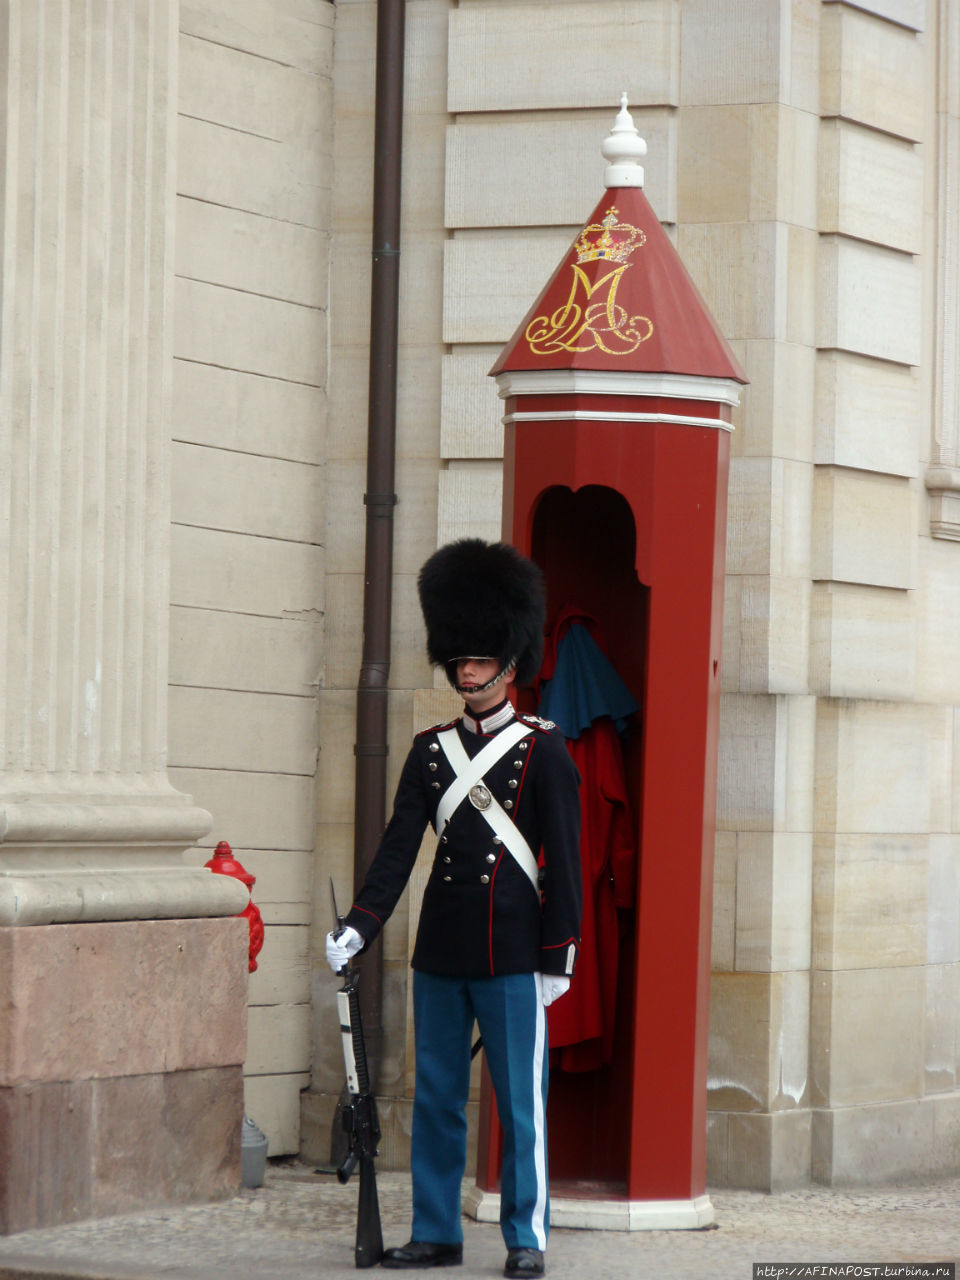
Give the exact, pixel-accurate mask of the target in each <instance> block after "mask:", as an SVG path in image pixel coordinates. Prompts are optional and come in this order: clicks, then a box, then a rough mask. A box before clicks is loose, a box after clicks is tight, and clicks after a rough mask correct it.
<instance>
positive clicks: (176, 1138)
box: [0, 0, 249, 1235]
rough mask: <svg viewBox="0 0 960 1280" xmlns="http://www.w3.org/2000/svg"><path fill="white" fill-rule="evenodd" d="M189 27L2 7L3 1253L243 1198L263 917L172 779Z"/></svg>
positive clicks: (140, 4) (48, 2) (67, 4)
mask: <svg viewBox="0 0 960 1280" xmlns="http://www.w3.org/2000/svg"><path fill="white" fill-rule="evenodd" d="M177 14H178V6H177V2H176V0H83V2H81V0H7V3H6V4H3V5H2V6H0V105H2V139H0V140H2V145H3V153H2V159H0V182H2V192H0V199H2V209H3V215H2V223H0V226H2V230H0V307H2V314H0V539H2V544H0V545H2V547H3V554H2V556H0V602H2V603H0V1009H2V1010H3V1011H4V1012H3V1016H2V1017H0V1235H2V1234H5V1233H9V1232H14V1231H20V1230H23V1229H25V1228H29V1227H38V1226H47V1225H53V1224H55V1223H58V1222H63V1221H68V1220H70V1219H73V1218H80V1217H91V1216H101V1215H103V1214H111V1213H118V1212H124V1211H133V1210H136V1209H139V1208H142V1207H145V1206H148V1205H151V1204H161V1203H166V1202H169V1201H172V1200H184V1199H188V1200H204V1199H210V1198H214V1197H217V1196H223V1195H226V1194H229V1193H230V1192H232V1191H235V1190H236V1189H237V1188H238V1186H239V1182H240V1128H241V1121H242V1116H243V1078H242V1063H243V1060H244V1053H245V1045H246V1034H245V1032H246V972H247V954H246V952H247V929H246V922H245V921H244V920H242V919H223V918H217V919H215V918H210V917H229V916H233V915H235V914H236V913H237V912H239V911H241V910H242V909H243V907H244V906H245V905H246V903H247V901H248V898H249V895H248V893H247V891H246V889H245V888H244V886H243V885H241V884H240V883H238V882H237V881H235V880H233V879H231V878H230V877H227V876H219V875H213V874H212V873H211V872H209V871H206V870H204V869H194V868H188V867H187V866H186V865H185V864H184V861H183V857H182V855H183V852H184V850H185V849H186V848H187V847H189V846H190V845H192V844H194V843H195V842H196V840H197V838H198V837H200V836H201V835H203V834H205V833H206V832H207V831H208V830H209V827H210V816H209V815H208V814H207V813H206V812H204V811H203V810H202V809H198V808H195V807H194V805H193V803H192V801H191V800H190V798H189V797H188V796H184V795H181V794H179V793H178V792H177V791H175V790H174V789H173V787H172V786H171V785H170V784H169V782H168V781H167V777H166V766H165V746H166V725H165V702H166V685H167V628H168V618H167V614H168V601H167V595H168V590H167V578H168V552H167V540H168V531H169V514H168V509H167V508H168V488H169V480H168V464H167V453H168V447H169V443H168V430H167V402H168V393H169V381H170V366H171V355H170V325H171V288H170V283H171V267H172V263H171V247H172V234H171V232H172V216H171V215H172V208H173V204H172V202H173V196H174V191H175V183H174V177H175V169H174V149H173V142H174V136H175V135H174V127H175V118H176V116H175V113H176V51H177V38H178V33H177V25H178V24H177ZM190 917H193V918H190ZM198 917H207V918H198Z"/></svg>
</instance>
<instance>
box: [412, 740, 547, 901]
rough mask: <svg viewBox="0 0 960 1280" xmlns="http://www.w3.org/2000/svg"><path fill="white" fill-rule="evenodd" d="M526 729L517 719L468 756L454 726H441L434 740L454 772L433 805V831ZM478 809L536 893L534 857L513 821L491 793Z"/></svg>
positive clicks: (442, 825)
mask: <svg viewBox="0 0 960 1280" xmlns="http://www.w3.org/2000/svg"><path fill="white" fill-rule="evenodd" d="M529 733H530V730H529V729H528V728H527V726H526V725H524V724H523V723H522V722H521V721H519V720H518V721H516V722H515V723H514V724H512V725H510V726H509V728H506V729H504V730H502V731H501V732H500V733H498V734H497V736H496V737H495V738H494V739H493V740H492V741H491V742H488V743H487V745H486V746H485V747H484V748H483V750H482V751H479V752H478V753H477V754H476V755H475V756H474V757H473V759H472V760H471V759H470V757H469V756H468V755H467V753H466V751H465V750H464V749H463V743H462V742H461V741H460V735H459V734H458V733H457V731H456V729H444V730H443V732H442V733H438V734H437V741H438V742H439V743H440V746H441V747H442V748H443V754H444V755H445V756H446V757H447V760H448V762H449V763H450V766H451V768H452V769H453V772H454V773H455V774H456V777H455V778H454V780H453V782H451V783H450V786H449V787H448V788H447V789H446V791H445V792H444V793H443V795H442V796H441V797H440V803H439V805H438V806H437V831H439V832H442V831H443V828H444V827H445V826H446V824H447V823H448V822H449V821H450V819H451V818H452V817H453V814H454V813H455V812H456V810H457V809H458V808H459V807H460V805H461V804H462V803H463V801H464V800H465V799H466V798H467V796H468V795H469V794H470V789H471V788H472V787H475V786H476V785H477V783H478V782H482V781H483V776H484V774H485V773H486V772H487V770H488V769H491V768H493V766H494V765H495V764H496V763H497V761H498V760H502V759H503V757H504V756H505V755H506V754H507V752H508V751H509V750H510V749H511V748H512V747H515V746H516V745H517V743H518V742H519V741H520V739H521V738H526V737H527V736H528V735H529ZM478 812H479V813H481V814H482V815H483V817H484V818H485V819H486V821H487V825H488V826H489V827H490V829H491V830H492V831H493V834H494V835H495V836H497V837H498V838H499V839H500V841H501V842H502V843H503V847H504V848H505V849H506V850H507V851H508V853H509V854H510V855H511V857H513V858H514V860H515V861H516V862H517V864H518V866H519V867H520V869H521V870H522V871H523V872H524V874H525V875H526V877H527V879H528V880H529V881H530V883H531V884H532V885H533V887H534V889H535V890H536V891H537V893H539V892H540V881H539V877H538V874H537V860H536V858H535V857H534V856H533V851H532V849H531V848H530V846H529V845H528V844H527V842H526V840H525V839H524V837H523V834H522V832H521V831H520V830H519V829H518V827H517V825H516V823H515V822H513V821H512V819H511V818H510V817H509V816H508V815H507V813H506V812H505V811H504V809H503V808H502V807H501V806H500V804H499V803H498V802H497V801H496V799H495V798H494V797H493V796H492V795H491V796H490V804H489V805H488V806H487V808H485V809H479V810H478Z"/></svg>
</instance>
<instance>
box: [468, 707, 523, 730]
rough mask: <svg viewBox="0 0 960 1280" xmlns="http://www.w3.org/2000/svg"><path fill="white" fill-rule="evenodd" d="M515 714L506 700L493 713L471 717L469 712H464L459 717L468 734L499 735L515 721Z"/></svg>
mask: <svg viewBox="0 0 960 1280" xmlns="http://www.w3.org/2000/svg"><path fill="white" fill-rule="evenodd" d="M516 717H517V713H516V712H515V711H514V709H513V703H512V702H511V701H510V700H509V699H507V701H506V702H504V703H503V704H502V705H501V706H499V707H496V708H495V709H494V710H493V711H488V712H483V713H481V714H480V715H479V716H473V715H471V714H470V712H469V711H464V713H463V716H462V717H461V720H462V723H463V727H464V728H465V729H466V730H467V731H468V732H469V733H483V734H490V733H499V731H500V730H501V729H503V728H505V727H506V726H507V725H508V724H510V722H511V721H512V720H515V719H516Z"/></svg>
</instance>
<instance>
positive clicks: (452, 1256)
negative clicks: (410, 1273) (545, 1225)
mask: <svg viewBox="0 0 960 1280" xmlns="http://www.w3.org/2000/svg"><path fill="white" fill-rule="evenodd" d="M462 1261H463V1245H462V1244H432V1243H431V1242H430V1241H429V1240H411V1241H410V1243H409V1244H405V1245H401V1246H400V1248H397V1249H388V1250H387V1251H386V1253H384V1255H383V1257H382V1258H381V1259H380V1265H381V1267H392V1268H394V1269H395V1270H397V1271H399V1270H401V1269H412V1268H413V1267H458V1266H459V1265H460V1263H461V1262H462ZM531 1274H533V1273H531Z"/></svg>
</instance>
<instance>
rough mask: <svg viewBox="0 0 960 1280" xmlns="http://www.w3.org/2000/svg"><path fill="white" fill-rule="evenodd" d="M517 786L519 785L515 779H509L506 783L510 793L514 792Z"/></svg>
mask: <svg viewBox="0 0 960 1280" xmlns="http://www.w3.org/2000/svg"><path fill="white" fill-rule="evenodd" d="M519 785H520V784H519V783H518V782H517V780H516V778H510V779H509V780H508V782H507V786H508V787H510V789H511V790H512V791H516V789H517V787H518V786H519Z"/></svg>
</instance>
